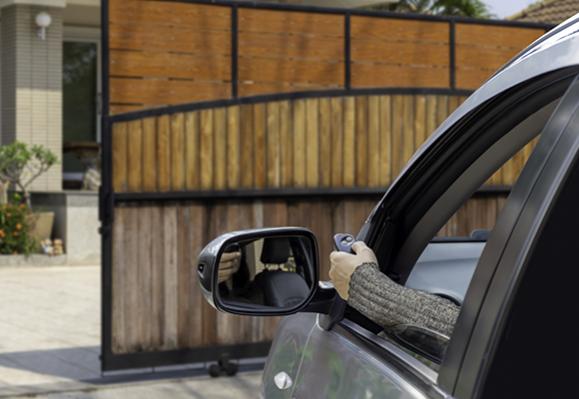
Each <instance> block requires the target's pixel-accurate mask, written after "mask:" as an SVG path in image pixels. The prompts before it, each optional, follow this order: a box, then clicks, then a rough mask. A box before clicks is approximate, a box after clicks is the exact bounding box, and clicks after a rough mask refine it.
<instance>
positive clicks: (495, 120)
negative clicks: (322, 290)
mask: <svg viewBox="0 0 579 399" xmlns="http://www.w3.org/2000/svg"><path fill="white" fill-rule="evenodd" d="M576 73H577V68H575V67H567V68H562V69H557V70H554V71H551V72H548V73H544V74H541V75H539V76H536V77H533V78H532V79H530V80H528V81H523V82H520V83H519V84H518V85H516V86H514V87H511V88H509V89H508V90H502V91H499V92H498V93H497V94H496V95H495V96H494V97H491V98H489V99H488V100H486V101H483V102H482V103H480V104H479V105H477V106H472V104H468V102H467V103H465V105H463V107H461V108H459V110H457V112H456V115H453V116H451V117H450V118H449V119H450V122H449V121H447V122H445V124H443V128H446V129H447V131H446V132H442V133H441V132H439V133H435V135H434V137H433V138H432V139H431V140H430V142H429V143H428V144H427V145H426V147H425V148H423V149H422V150H420V151H419V153H418V154H417V155H416V156H415V157H414V159H413V160H412V161H411V162H410V165H409V166H408V167H407V169H406V171H405V172H404V173H403V174H402V176H401V177H399V179H398V180H397V181H396V183H395V184H394V185H393V187H391V188H390V190H389V191H388V192H387V194H386V195H385V197H384V199H383V200H382V201H381V202H380V203H379V204H378V205H377V206H376V208H375V210H374V211H373V212H372V214H371V215H370V216H369V218H368V221H367V222H366V224H365V225H364V227H363V228H362V230H361V232H360V233H359V235H358V237H359V238H360V239H364V240H365V241H367V242H368V243H369V244H370V245H371V246H372V247H373V249H374V251H375V252H376V253H377V256H378V259H379V261H380V265H381V268H382V270H383V271H384V272H385V273H387V274H388V275H389V276H390V277H391V278H393V279H395V280H396V281H398V282H399V283H401V284H407V283H408V282H409V281H410V280H409V277H410V276H411V275H412V271H413V268H414V266H415V265H416V264H417V260H418V259H420V257H421V255H422V254H424V249H425V248H427V245H428V241H429V240H430V239H431V238H432V236H433V235H434V234H435V233H436V231H438V229H440V227H441V225H442V224H443V223H444V221H445V220H446V219H447V218H448V217H449V216H450V215H451V214H452V212H454V211H455V210H456V209H457V208H458V207H459V206H460V204H461V202H462V201H464V200H465V199H466V198H468V196H469V195H470V194H471V193H472V192H473V191H475V190H476V189H477V187H479V186H480V184H482V183H483V182H484V181H485V180H486V179H487V178H488V177H489V176H490V175H491V174H492V173H493V172H494V171H495V170H496V168H498V167H499V166H500V165H501V164H502V163H503V162H504V161H506V160H507V159H508V158H509V157H510V156H511V155H513V153H514V152H515V151H516V150H517V149H519V148H521V146H523V145H524V144H525V143H526V142H528V141H529V140H530V139H532V138H533V137H534V136H536V135H537V134H539V133H540V132H541V131H542V130H543V129H544V127H545V123H546V122H547V121H548V120H551V124H552V123H560V121H561V120H564V119H565V118H566V117H567V114H566V113H565V112H564V111H562V108H561V106H559V103H558V101H559V99H560V98H561V96H562V95H563V94H564V93H565V92H566V90H567V88H568V87H569V85H570V84H571V82H572V81H573V79H574V78H575V75H576ZM469 105H470V109H469ZM563 109H566V108H564V107H563ZM543 142H544V140H543ZM544 155H545V154H543V153H539V155H537V156H535V158H538V159H541V157H544ZM509 202H512V201H511V200H509ZM504 214H505V215H507V216H504V215H503V216H502V218H503V219H504V218H505V217H506V218H507V219H508V218H509V217H512V212H510V211H507V212H505V213H504ZM495 230H496V229H495ZM493 236H497V237H499V236H500V235H499V234H498V233H496V232H493V233H491V239H492V237H493ZM495 240H498V238H497V239H495ZM488 248H489V246H488V245H487V246H486V247H485V252H489V251H491V252H493V250H492V249H488ZM491 248H492V247H491ZM450 257H452V256H450ZM439 260H442V261H443V260H444V258H440V259H439ZM479 270H480V271H479ZM490 270H493V267H492V266H491V267H484V268H482V269H481V268H480V265H479V267H478V268H477V272H476V273H477V274H478V276H475V277H476V279H475V280H476V284H474V286H473V284H472V283H471V284H470V286H469V290H468V293H467V297H466V299H465V300H466V302H465V305H464V307H463V311H462V313H461V317H460V319H459V323H458V324H457V326H456V329H455V333H454V335H453V337H452V339H451V341H450V346H449V352H448V355H447V356H446V357H445V359H444V361H443V363H442V365H441V366H440V369H438V367H437V366H436V365H434V366H432V365H431V366H432V367H428V366H426V365H425V363H421V362H420V361H417V359H416V358H417V356H416V354H414V353H412V352H411V351H409V350H408V348H401V347H400V346H398V345H397V344H394V343H393V342H392V341H391V340H389V339H388V337H381V336H378V335H377V332H378V331H377V330H376V329H375V327H376V326H375V325H372V323H371V322H369V321H368V320H365V319H364V318H363V317H360V315H359V314H357V313H356V312H355V311H353V310H352V309H349V312H347V313H346V317H345V318H344V320H342V321H341V322H340V323H339V324H338V325H337V326H335V327H334V328H333V329H331V330H329V331H326V330H324V329H323V328H322V327H321V326H320V323H319V318H320V316H319V315H315V314H314V315H306V316H303V315H299V316H293V317H301V318H300V319H299V321H298V320H297V319H292V318H289V319H287V320H286V322H284V323H283V324H282V325H281V326H280V329H279V332H278V337H277V338H276V341H275V342H274V345H273V347H272V351H271V353H270V357H269V360H268V365H267V368H266V371H265V373H264V377H263V378H264V392H265V393H267V395H266V396H267V397H278V396H276V395H280V396H279V397H292V398H294V397H295V398H301V397H304V398H306V397H307V398H310V397H336V398H342V397H343V398H345V397H375V396H381V397H446V396H447V395H448V394H450V393H455V392H459V391H458V390H457V389H458V388H457V387H459V386H462V387H463V389H465V390H463V391H460V392H459V397H465V398H467V397H473V395H474V394H475V393H476V392H478V391H475V390H471V391H468V389H470V388H472V387H474V386H475V385H476V384H478V383H479V382H478V381H480V379H479V374H480V373H478V372H477V373H475V374H474V375H475V376H476V378H474V379H471V380H468V378H466V377H464V375H466V374H461V373H464V372H465V370H469V369H470V367H467V366H465V363H463V362H464V361H465V359H470V358H469V357H465V354H466V353H467V351H468V350H472V349H471V348H472V347H471V346H470V345H474V343H475V341H471V334H472V333H473V331H478V330H476V329H474V328H472V325H471V326H470V327H471V328H469V327H468V326H467V327H465V324H464V323H465V322H464V320H469V317H470V315H471V312H470V309H472V308H476V307H477V306H479V307H480V306H481V304H482V302H483V300H484V297H481V296H480V295H477V292H479V291H480V292H483V293H484V292H486V290H487V288H488V287H489V286H490V284H491V281H490V280H489V279H487V280H485V279H481V278H480V275H482V276H486V277H488V276H489V275H491V276H492V273H491V272H490ZM475 280H473V281H475ZM505 281H506V282H509V281H511V280H509V279H508V278H507V279H506V280H505ZM465 309H466V312H465ZM463 313H464V314H466V315H467V316H463ZM474 313H475V315H478V312H474ZM292 320H293V321H292ZM493 320H494V319H493V316H492V314H489V315H488V316H487V319H486V320H481V319H478V318H476V317H475V321H477V322H480V323H482V324H481V325H482V326H485V328H486V329H488V325H489V323H490V325H493V323H492V321H493ZM472 323H474V321H473V322H472ZM297 324H300V327H301V329H302V331H301V332H300V333H299V334H298V335H300V334H301V335H302V342H301V343H300V344H298V345H296V347H297V348H298V349H297V353H296V354H295V357H294V358H293V360H292V367H293V368H292V367H289V365H288V363H287V362H285V363H284V361H283V359H282V357H283V356H281V355H280V354H283V353H285V354H287V352H284V351H283V350H280V348H282V347H281V346H280V344H282V343H284V342H285V341H287V340H285V339H284V338H283V337H284V336H290V335H291V331H290V330H291V329H292V328H294V327H295V325H297ZM303 334H305V338H304V336H303ZM289 341H291V340H289ZM477 342H478V341H477ZM485 353H486V352H485V351H484V350H483V351H481V352H480V353H479V355H480V356H481V358H479V360H481V359H483V358H484V354H485ZM291 357H292V356H289V357H288V358H291ZM280 359H282V361H280ZM483 364H486V363H484V362H483ZM286 366H288V367H289V368H287V369H286V368H285V367H286ZM476 370H478V369H476ZM485 370H486V369H485ZM283 373H285V374H286V375H287V377H289V379H288V378H278V379H277V382H279V381H282V382H283V381H285V382H288V383H287V384H285V383H282V384H281V385H280V384H278V383H277V382H276V377H278V376H280V375H281V376H282V377H283V375H284V374H283ZM360 373H362V374H363V375H360ZM459 376H461V377H464V378H466V379H463V380H461V381H464V383H463V384H464V385H460V384H458V383H457V381H459ZM355 378H358V380H359V381H364V382H363V383H360V384H357V383H355V382H352V381H354V379H355ZM289 382H291V383H289ZM483 386H484V385H483ZM464 387H470V388H464ZM385 392H388V395H389V396H386V395H385Z"/></svg>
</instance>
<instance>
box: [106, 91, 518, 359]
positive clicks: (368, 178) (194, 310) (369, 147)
mask: <svg viewBox="0 0 579 399" xmlns="http://www.w3.org/2000/svg"><path fill="white" fill-rule="evenodd" d="M462 100H463V97H460V96H442V95H441V96H436V95H428V96H420V95H418V96H410V95H393V96H390V95H361V96H348V97H336V98H327V97H322V98H310V99H297V100H284V101H274V102H268V103H255V104H245V105H238V106H231V107H227V108H212V109H206V110H199V111H190V112H183V113H180V112H178V113H173V114H170V115H168V114H164V115H160V116H155V117H144V118H140V119H134V120H132V121H126V122H115V123H114V124H113V127H112V139H113V152H112V158H113V188H114V192H115V193H117V195H119V196H122V195H123V194H126V195H129V196H130V195H134V194H136V195H146V194H147V193H149V194H159V193H161V194H162V193H167V194H168V195H169V194H170V195H174V194H176V193H179V192H184V193H186V192H188V191H201V192H202V191H217V192H219V191H224V192H228V191H231V192H235V191H236V190H240V189H258V190H267V189H282V188H286V189H287V188H290V189H291V188H301V187H305V188H312V189H319V188H323V187H327V188H352V189H361V188H362V189H364V188H382V189H384V188H385V187H387V186H388V185H389V184H390V182H391V180H392V179H393V178H394V177H396V175H397V174H398V173H399V172H400V168H401V167H402V166H403V165H404V163H405V162H406V161H407V160H408V158H409V157H410V156H411V155H412V154H413V153H414V151H415V150H416V148H417V146H419V145H420V144H421V143H422V142H423V141H424V140H425V139H426V137H427V134H428V132H430V131H431V130H433V129H434V127H435V126H437V125H438V124H439V123H440V122H441V121H442V120H443V119H444V118H445V117H446V115H447V114H448V113H450V112H452V110H453V109H454V108H455V107H456V106H458V104H459V103H460V102H461V101H462ZM394 115H396V116H397V117H394ZM527 152H528V150H527V149H526V150H523V151H521V152H520V153H519V154H517V155H516V156H515V157H514V158H513V159H512V160H511V161H509V162H508V163H507V164H506V165H505V166H504V167H503V168H502V170H501V171H499V172H498V173H497V174H496V175H495V176H494V177H493V178H492V179H491V181H490V183H494V184H498V185H509V184H511V183H512V182H513V181H514V179H515V178H516V177H517V175H518V173H519V170H520V166H521V165H522V164H523V163H524V161H525V157H526V156H527V155H528V154H527ZM379 198H380V196H379V195H375V194H374V195H363V196H360V195H357V196H355V197H352V196H348V195H346V196H342V197H322V196H320V197H315V196H313V197H312V196H310V197H307V198H291V197H289V198H285V197H283V195H282V194H280V196H279V198H278V199H270V200H259V199H245V200H236V199H231V200H225V199H223V200H208V201H204V200H196V201H178V202H166V201H165V202H163V203H158V202H146V201H145V202H144V203H143V202H139V203H131V202H130V201H129V202H123V203H121V204H119V205H118V206H117V208H116V209H115V219H114V223H113V233H112V243H113V244H112V245H113V252H112V254H113V256H112V271H113V286H112V300H113V302H112V304H113V305H112V331H113V334H112V337H113V351H114V353H118V354H121V353H132V352H135V351H137V352H139V351H150V350H157V351H161V350H169V349H176V348H194V347H199V346H204V345H205V346H206V345H216V344H218V345H228V344H237V343H248V342H261V341H264V340H267V339H269V338H271V334H272V332H273V331H274V330H273V329H274V327H275V323H274V324H272V322H271V321H269V320H268V319H259V318H257V319H245V318H239V317H235V316H229V315H224V314H216V313H215V312H214V310H213V309H211V308H209V307H208V306H207V305H206V304H205V302H204V300H202V298H201V292H200V289H199V288H198V286H197V283H196V275H195V272H194V270H195V266H196V265H195V261H196V256H197V253H198V252H199V250H200V249H201V248H202V247H203V246H204V245H205V244H206V243H207V242H209V241H210V240H211V239H212V238H214V237H216V236H218V235H219V234H222V233H225V232H227V231H231V230H236V229H242V228H253V227H274V226H285V225H296V226H304V227H308V228H310V229H312V230H313V231H314V233H315V234H316V236H317V237H318V238H319V240H320V253H321V254H322V259H321V262H322V263H321V276H322V278H325V279H327V278H328V275H327V272H328V266H329V265H328V261H327V254H329V252H330V251H331V250H332V243H331V237H332V236H333V234H335V233H338V232H353V233H355V232H357V231H358V229H359V228H360V227H361V224H362V223H363V221H364V220H365V218H366V217H367V215H368V214H369V213H370V211H371V209H372V207H373V206H374V205H375V204H376V202H377V201H378V199H379ZM504 198H505V196H504V195H498V196H497V195H487V196H483V197H477V198H473V199H471V200H470V201H468V202H467V203H466V204H465V205H464V207H463V208H462V209H461V210H460V211H459V212H458V213H457V214H456V215H455V216H454V217H453V218H452V219H451V220H450V221H449V222H448V223H447V225H446V226H445V227H444V228H443V229H442V230H441V232H440V235H442V236H468V235H469V234H470V232H471V231H472V230H474V229H480V228H485V229H490V228H492V227H493V225H494V222H495V220H496V217H497V215H498V212H499V210H500V208H501V206H502V204H503V202H504ZM232 323H233V324H234V325H235V326H237V327H236V328H235V329H233V330H232V328H231V326H232ZM232 331H235V332H232ZM248 334H249V335H248Z"/></svg>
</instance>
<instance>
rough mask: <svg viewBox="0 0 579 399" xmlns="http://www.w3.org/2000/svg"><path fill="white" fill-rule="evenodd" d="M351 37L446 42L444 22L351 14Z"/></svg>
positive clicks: (446, 29) (446, 34)
mask: <svg viewBox="0 0 579 399" xmlns="http://www.w3.org/2000/svg"><path fill="white" fill-rule="evenodd" d="M350 29H351V32H352V39H359V38H375V39H381V40H384V41H392V42H398V41H400V42H411V43H414V42H423V43H425V42H432V43H448V39H449V37H450V36H449V25H448V23H446V22H434V21H416V20H414V21H413V20H404V19H393V18H388V19H386V18H384V19H383V18H373V17H364V16H352V18H351V28H350Z"/></svg>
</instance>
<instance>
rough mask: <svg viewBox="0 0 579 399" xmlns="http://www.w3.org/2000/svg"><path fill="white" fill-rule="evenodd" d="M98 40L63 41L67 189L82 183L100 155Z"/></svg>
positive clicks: (64, 140) (64, 156)
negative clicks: (90, 166)
mask: <svg viewBox="0 0 579 399" xmlns="http://www.w3.org/2000/svg"><path fill="white" fill-rule="evenodd" d="M98 52H99V43H98V41H90V40H70V41H64V42H63V85H62V90H63V93H62V96H63V150H64V151H63V152H64V153H63V162H62V166H63V173H64V180H65V188H75V187H79V186H80V182H81V181H82V178H83V174H84V172H85V171H86V168H87V167H88V165H90V164H91V163H94V162H95V161H96V158H97V154H98V145H97V142H98V141H99V137H98V128H99V126H98V125H99V123H98V83H99V82H98V79H99V76H98V73H99V67H98V59H99V55H98Z"/></svg>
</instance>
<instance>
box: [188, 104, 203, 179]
mask: <svg viewBox="0 0 579 399" xmlns="http://www.w3.org/2000/svg"><path fill="white" fill-rule="evenodd" d="M199 141H200V139H199V113H198V112H187V113H186V114H185V186H186V188H187V190H196V189H198V188H199V185H200V184H199V183H200V182H199V180H200V176H199V170H200V161H199V158H200V156H199V149H200V146H199Z"/></svg>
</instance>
